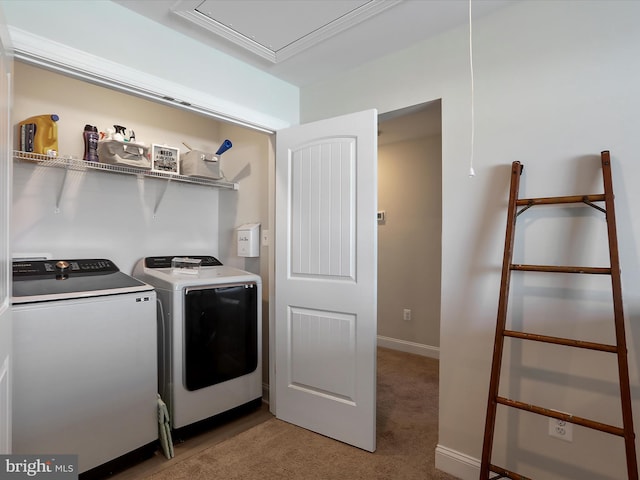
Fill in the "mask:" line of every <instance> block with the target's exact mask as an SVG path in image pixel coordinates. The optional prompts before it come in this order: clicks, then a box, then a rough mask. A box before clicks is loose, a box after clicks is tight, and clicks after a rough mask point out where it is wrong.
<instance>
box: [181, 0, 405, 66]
mask: <svg viewBox="0 0 640 480" xmlns="http://www.w3.org/2000/svg"><path fill="white" fill-rule="evenodd" d="M400 1H402V0H342V1H340V2H327V1H326V0H307V1H304V2H291V1H287V0H272V1H269V2H264V1H259V0H253V1H243V2H238V1H235V0H204V1H203V0H180V1H179V2H178V3H177V4H176V5H175V6H174V7H173V9H172V10H173V12H174V13H175V14H176V15H179V16H181V17H183V18H184V19H186V20H188V21H189V22H192V23H195V24H197V25H199V26H200V27H203V28H205V29H207V30H209V31H210V32H212V33H214V34H216V35H218V36H221V37H223V38H225V39H227V40H229V41H230V42H232V43H234V44H236V45H238V46H240V47H242V48H244V49H246V50H248V51H249V52H251V53H254V54H255V55H258V56H260V57H262V58H265V59H267V60H269V61H271V62H273V63H278V62H281V61H283V60H285V59H287V58H289V57H292V56H293V55H296V54H298V53H300V52H301V51H303V50H306V49H307V48H310V47H312V46H314V45H316V44H318V43H320V42H322V41H324V40H326V39H328V38H330V37H332V36H334V35H336V34H338V33H340V32H342V31H344V30H346V29H348V28H350V27H352V26H354V25H356V24H358V23H360V22H362V21H364V20H366V19H368V18H370V17H372V16H373V15H376V14H378V13H380V12H382V11H384V10H386V9H387V8H389V7H392V6H394V5H396V4H397V3H399V2H400ZM248 13H250V14H248Z"/></svg>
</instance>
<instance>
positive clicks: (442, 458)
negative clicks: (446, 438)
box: [436, 445, 480, 480]
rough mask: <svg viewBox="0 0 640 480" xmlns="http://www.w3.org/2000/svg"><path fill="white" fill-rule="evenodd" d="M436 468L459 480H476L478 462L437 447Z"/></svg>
mask: <svg viewBox="0 0 640 480" xmlns="http://www.w3.org/2000/svg"><path fill="white" fill-rule="evenodd" d="M436 468H437V469H438V470H442V471H443V472H445V473H448V474H449V475H453V476H454V477H456V478H459V479H460V480H478V476H479V475H480V460H478V459H477V458H473V457H470V456H469V455H466V454H464V453H460V452H458V451H456V450H452V449H450V448H447V447H443V446H442V445H438V446H437V447H436Z"/></svg>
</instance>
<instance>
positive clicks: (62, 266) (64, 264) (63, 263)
mask: <svg viewBox="0 0 640 480" xmlns="http://www.w3.org/2000/svg"><path fill="white" fill-rule="evenodd" d="M56 268H57V269H58V270H60V271H61V272H64V271H65V270H66V269H68V268H69V262H67V261H65V260H60V261H59V262H57V263H56Z"/></svg>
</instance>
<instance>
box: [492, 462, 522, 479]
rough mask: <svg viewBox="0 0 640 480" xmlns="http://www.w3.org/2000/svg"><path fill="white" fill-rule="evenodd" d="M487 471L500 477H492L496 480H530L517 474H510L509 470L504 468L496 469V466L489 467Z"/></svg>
mask: <svg viewBox="0 0 640 480" xmlns="http://www.w3.org/2000/svg"><path fill="white" fill-rule="evenodd" d="M489 470H490V471H492V472H493V473H497V474H499V475H500V476H499V477H494V478H496V479H497V478H510V479H511V480H531V479H530V478H529V477H525V476H524V475H520V474H519V473H516V472H512V471H510V470H507V469H506V468H502V467H498V466H497V465H490V466H489ZM492 480H493V479H492Z"/></svg>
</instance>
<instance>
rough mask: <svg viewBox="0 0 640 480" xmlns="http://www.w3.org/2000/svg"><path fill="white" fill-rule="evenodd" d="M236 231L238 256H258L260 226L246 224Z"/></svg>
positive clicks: (257, 224)
mask: <svg viewBox="0 0 640 480" xmlns="http://www.w3.org/2000/svg"><path fill="white" fill-rule="evenodd" d="M237 231H238V256H239V257H259V256H260V224H259V223H246V224H244V225H241V226H239V227H238V228H237Z"/></svg>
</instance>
